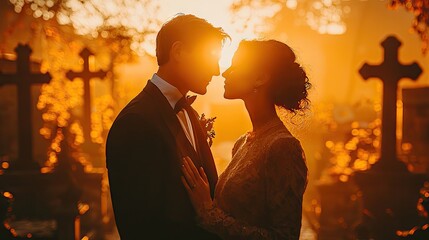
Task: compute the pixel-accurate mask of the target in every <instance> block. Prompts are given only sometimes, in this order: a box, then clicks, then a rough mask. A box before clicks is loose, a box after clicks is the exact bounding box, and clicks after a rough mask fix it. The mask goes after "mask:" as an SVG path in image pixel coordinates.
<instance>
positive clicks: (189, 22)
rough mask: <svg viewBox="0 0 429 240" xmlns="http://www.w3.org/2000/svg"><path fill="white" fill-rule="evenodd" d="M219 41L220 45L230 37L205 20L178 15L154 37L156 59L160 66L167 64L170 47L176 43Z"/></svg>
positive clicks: (165, 24)
mask: <svg viewBox="0 0 429 240" xmlns="http://www.w3.org/2000/svg"><path fill="white" fill-rule="evenodd" d="M212 39H213V40H219V41H222V44H223V43H224V41H225V40H226V39H231V37H230V36H229V35H228V34H227V33H225V32H224V31H223V29H222V28H220V27H219V28H217V27H214V26H213V25H212V24H210V23H209V22H207V21H206V20H205V19H202V18H198V17H196V16H194V15H192V14H178V15H176V16H175V17H174V18H172V19H171V20H169V21H168V22H166V23H164V25H163V26H162V27H161V29H160V30H159V32H158V35H157V36H156V58H157V61H158V65H159V66H161V65H163V64H165V63H167V62H168V60H169V57H170V50H171V46H172V45H173V43H174V42H176V41H184V42H187V43H191V44H193V43H197V42H201V41H204V40H212Z"/></svg>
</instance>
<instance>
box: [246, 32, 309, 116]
mask: <svg viewBox="0 0 429 240" xmlns="http://www.w3.org/2000/svg"><path fill="white" fill-rule="evenodd" d="M239 48H241V49H242V50H243V51H245V52H246V55H247V56H250V58H251V59H249V60H250V62H252V63H253V64H256V65H255V68H254V69H259V70H262V71H266V72H267V73H268V74H269V75H270V76H271V83H270V91H271V95H272V97H273V101H274V104H275V105H276V106H278V107H281V108H284V109H286V110H288V111H290V112H292V113H294V114H296V113H298V112H303V111H304V110H306V109H307V108H308V107H309V105H310V100H309V99H308V90H309V89H310V88H311V83H310V81H309V79H308V77H307V73H306V72H305V70H304V69H303V67H302V66H301V65H300V64H299V63H297V62H296V56H295V53H294V52H293V50H292V49H291V48H290V47H289V46H288V45H287V44H285V43H282V42H279V41H276V40H264V41H260V40H250V41H249V40H243V41H241V43H240V46H239Z"/></svg>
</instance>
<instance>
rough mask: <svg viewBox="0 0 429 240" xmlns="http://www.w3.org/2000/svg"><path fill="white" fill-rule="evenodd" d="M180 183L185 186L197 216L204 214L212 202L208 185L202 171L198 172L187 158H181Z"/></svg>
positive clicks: (200, 169) (201, 169)
mask: <svg viewBox="0 0 429 240" xmlns="http://www.w3.org/2000/svg"><path fill="white" fill-rule="evenodd" d="M182 172H183V176H182V177H181V178H182V182H183V185H185V188H186V191H187V192H188V195H189V198H190V199H191V202H192V205H193V206H194V209H195V211H196V212H197V214H198V215H199V216H202V214H204V211H205V209H208V208H210V207H212V205H213V200H212V198H211V196H210V184H209V180H208V179H207V176H206V173H205V172H204V169H203V168H202V167H200V168H199V169H198V170H197V168H196V167H195V165H194V163H193V162H192V160H191V159H190V158H189V157H184V158H183V164H182Z"/></svg>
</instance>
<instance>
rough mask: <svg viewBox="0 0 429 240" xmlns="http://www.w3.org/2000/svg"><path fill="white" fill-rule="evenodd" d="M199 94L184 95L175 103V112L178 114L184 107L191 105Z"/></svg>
mask: <svg viewBox="0 0 429 240" xmlns="http://www.w3.org/2000/svg"><path fill="white" fill-rule="evenodd" d="M196 98H197V96H195V95H194V96H183V97H181V98H180V99H179V101H177V103H176V105H174V112H175V113H176V114H177V113H178V112H180V111H181V110H182V109H187V108H189V107H191V104H192V103H193V102H194V101H195V99H196Z"/></svg>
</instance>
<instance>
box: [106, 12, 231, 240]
mask: <svg viewBox="0 0 429 240" xmlns="http://www.w3.org/2000/svg"><path fill="white" fill-rule="evenodd" d="M227 38H229V36H228V35H227V34H226V33H225V32H224V31H223V30H222V29H221V28H215V27H213V26H212V25H211V24H210V23H208V22H207V21H206V20H204V19H201V18H198V17H196V16H193V15H183V14H182V15H178V16H176V17H175V18H173V19H172V20H170V21H168V22H167V23H165V24H164V25H163V26H162V28H161V30H160V31H159V32H158V35H157V39H156V57H157V61H158V65H159V69H158V72H157V73H156V74H154V75H153V77H152V79H150V80H149V81H148V83H147V85H146V86H145V88H144V89H143V90H142V91H141V92H140V93H139V94H138V95H137V96H136V97H135V98H134V99H133V100H131V102H130V103H128V105H127V106H125V108H124V109H123V110H122V111H121V112H120V113H119V115H118V117H117V118H116V120H115V122H114V123H113V125H112V128H111V129H110V132H109V136H108V138H107V146H106V158H107V168H108V173H109V181H110V190H111V195H112V203H113V209H114V213H115V219H116V224H117V227H118V231H119V234H120V236H121V238H122V239H125V240H127V239H218V237H217V236H215V235H213V234H211V233H209V232H207V231H205V230H203V229H202V228H200V227H198V225H197V223H196V221H195V217H196V213H195V211H194V210H193V207H192V204H191V202H190V199H189V198H188V195H187V193H186V189H185V188H184V187H183V185H182V182H181V178H180V177H181V175H182V172H181V166H182V159H183V157H185V156H190V157H191V158H192V159H193V161H195V165H196V166H197V167H200V166H201V167H203V168H204V170H205V172H206V173H207V176H208V179H209V182H210V187H211V193H212V197H213V194H214V188H215V185H216V182H217V177H218V176H217V171H216V167H215V164H214V161H213V156H212V154H211V152H210V148H209V146H208V144H207V139H206V133H204V131H203V129H202V127H201V126H200V124H199V121H198V116H197V113H196V112H195V110H193V109H192V107H191V106H190V105H189V103H188V102H187V98H186V94H187V93H188V91H192V92H195V93H198V94H205V93H206V92H207V89H206V88H207V85H208V84H209V82H210V81H211V79H212V77H213V76H217V75H219V74H220V72H219V71H220V70H219V63H218V62H219V53H220V50H221V48H222V44H223V42H224V41H225V40H226V39H227Z"/></svg>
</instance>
